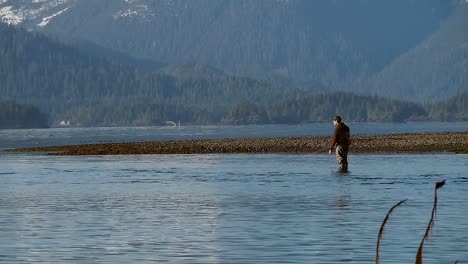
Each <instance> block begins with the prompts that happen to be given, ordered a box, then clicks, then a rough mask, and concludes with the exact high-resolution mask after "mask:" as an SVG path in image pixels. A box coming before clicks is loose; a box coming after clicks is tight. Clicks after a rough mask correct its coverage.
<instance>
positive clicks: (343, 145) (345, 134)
mask: <svg viewBox="0 0 468 264" xmlns="http://www.w3.org/2000/svg"><path fill="white" fill-rule="evenodd" d="M333 125H335V131H334V132H333V138H332V144H331V148H330V150H329V151H328V154H331V153H332V151H333V148H334V147H335V145H336V161H337V162H338V164H339V165H340V168H339V169H338V172H341V173H347V172H348V150H349V144H350V143H351V140H350V135H349V127H348V126H347V125H345V124H344V123H342V122H341V116H335V118H334V119H333Z"/></svg>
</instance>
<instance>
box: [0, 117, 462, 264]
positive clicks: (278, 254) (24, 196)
mask: <svg viewBox="0 0 468 264" xmlns="http://www.w3.org/2000/svg"><path fill="white" fill-rule="evenodd" d="M455 124H456V123H455ZM465 124H466V123H465ZM444 125H445V124H439V125H438V126H435V125H434V127H438V129H440V130H441V131H444V130H449V128H446V127H444ZM354 126H356V125H354ZM382 126H384V127H385V126H389V124H382ZM395 126H396V127H393V128H394V130H398V129H401V127H398V125H395ZM426 127H430V126H426ZM257 128H258V127H257ZM260 128H261V130H263V132H262V131H257V132H256V129H255V127H244V128H233V129H226V131H224V132H223V128H219V127H208V128H202V131H200V129H198V130H197V129H195V128H191V129H192V130H193V131H192V132H191V133H187V135H186V136H184V137H187V138H192V137H193V138H197V137H198V138H200V137H210V134H209V133H207V134H204V133H203V130H204V131H210V130H215V131H217V132H216V133H212V134H211V135H215V136H214V137H224V136H226V137H233V136H235V137H240V136H242V134H235V133H234V134H229V133H233V131H242V130H243V131H251V134H250V135H253V134H262V133H269V134H270V135H279V136H291V134H293V132H292V131H299V132H298V133H303V132H306V133H304V134H307V132H309V134H312V135H313V134H314V133H313V132H310V130H308V131H303V129H302V127H300V126H296V127H294V126H279V127H276V128H277V129H279V130H275V129H273V128H275V127H274V126H270V127H269V128H270V131H268V132H267V131H264V130H265V127H263V126H260ZM296 128H297V129H296ZM163 129H169V128H161V130H163ZM181 129H182V128H181ZM186 129H187V130H188V129H189V128H186ZM236 129H239V130H236ZM281 129H282V130H281ZM327 129H329V128H325V127H324V128H323V131H322V130H320V131H319V132H320V133H323V134H325V132H327V131H326V130H327ZM352 129H353V127H352ZM387 129H390V128H388V127H387ZM77 130H79V131H82V132H79V131H77ZM102 130H104V131H106V133H107V134H108V135H112V136H109V138H106V137H105V134H106V133H104V132H103V133H101V134H99V133H98V134H99V135H98V137H97V138H96V137H94V136H95V135H93V134H92V133H90V131H93V132H94V133H97V132H99V131H102ZM136 130H137V129H124V128H114V129H110V128H109V129H94V130H93V129H76V130H73V129H70V130H69V131H68V132H67V131H66V130H59V129H55V130H54V129H52V130H24V131H23V130H15V131H12V130H9V131H0V133H1V134H2V135H3V137H2V138H1V139H0V140H2V141H1V142H2V143H4V142H7V146H5V145H3V146H2V145H0V148H11V147H16V146H27V145H28V144H31V142H36V143H37V144H39V143H41V144H44V143H46V144H50V145H54V144H61V143H64V142H65V141H66V136H67V135H69V136H70V135H73V136H70V139H69V142H72V141H73V140H77V141H79V140H85V141H87V142H93V141H99V140H100V139H103V140H106V141H107V140H110V141H132V140H131V139H134V138H138V139H141V140H144V139H145V138H144V137H145V136H143V135H146V136H147V137H153V138H154V137H157V136H155V135H150V133H147V132H145V133H140V134H138V133H136V134H135V132H134V131H136ZM141 130H151V131H152V132H155V131H159V130H157V129H156V128H141ZM228 130H229V131H228ZM354 130H358V128H357V127H354ZM384 130H385V129H384V128H382V127H379V126H378V125H375V127H374V131H377V133H378V132H379V131H384ZM70 131H71V132H70ZM119 131H121V132H119ZM164 131H166V130H164ZM167 131H170V130H167ZM173 131H176V130H173ZM177 131H178V132H173V133H172V135H173V137H175V138H178V137H181V136H180V134H179V135H177V133H182V130H177ZM455 131H466V127H463V126H460V127H458V130H457V129H455ZM44 132H50V133H52V134H53V133H56V134H55V136H52V137H41V136H42V135H44ZM285 132H286V133H285ZM403 132H421V131H403ZM422 132H424V131H422ZM21 133H26V134H29V135H30V137H29V138H27V139H25V140H23V139H24V138H23V137H22V136H20V135H21ZM317 133H318V132H317ZM320 133H318V134H320ZM161 134H164V133H161ZM170 134H171V133H170V132H167V133H166V134H164V135H167V137H163V138H162V139H171V137H170V136H169V135H170ZM363 134H372V133H363ZM5 135H7V136H8V139H7V140H6V139H5V137H6V136H5ZM119 135H120V136H119ZM132 135H133V136H134V137H133V138H132ZM250 135H249V136H250ZM100 136H102V138H100ZM335 168H336V162H335V160H334V157H333V156H330V155H327V154H313V155H312V154H310V155H294V154H254V155H252V154H219V155H134V156H94V157H93V156H90V157H87V156H78V157H54V156H45V155H41V154H22V153H20V154H11V153H0V181H1V184H0V262H1V263H39V262H42V263H159V262H165V263H341V262H349V263H373V262H374V257H375V245H376V239H377V234H378V231H379V228H380V225H381V223H382V221H383V219H384V217H385V214H386V213H387V210H388V209H389V208H390V207H391V206H393V205H394V204H395V203H396V202H398V201H400V200H403V199H408V201H407V203H406V205H404V206H402V207H399V208H397V209H396V210H395V211H394V213H393V215H392V217H391V218H390V221H389V222H388V224H387V226H386V229H385V233H384V237H383V240H382V244H381V263H414V258H415V256H416V252H417V248H418V246H419V243H420V240H421V238H422V236H423V234H424V231H425V228H426V226H427V223H428V221H429V218H430V214H431V210H432V204H433V198H434V184H435V182H437V181H440V180H442V179H446V180H447V184H446V186H444V187H443V188H442V189H440V190H439V192H438V199H439V200H438V205H439V206H438V211H437V219H436V223H435V226H434V230H433V233H432V236H431V237H430V239H429V240H428V241H427V242H426V246H425V248H424V263H454V262H455V261H456V260H459V261H460V262H459V263H467V262H468V247H467V245H468V221H467V216H468V199H467V197H468V196H467V193H468V173H467V172H468V155H454V154H394V155H382V154H381V155H363V154H359V155H358V154H353V153H351V155H350V170H351V173H350V174H348V175H338V174H335V173H334V172H333V171H334V169H335Z"/></svg>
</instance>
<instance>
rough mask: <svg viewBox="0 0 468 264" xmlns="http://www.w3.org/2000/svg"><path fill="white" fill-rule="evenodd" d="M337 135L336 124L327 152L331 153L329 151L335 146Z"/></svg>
mask: <svg viewBox="0 0 468 264" xmlns="http://www.w3.org/2000/svg"><path fill="white" fill-rule="evenodd" d="M337 136H338V126H336V127H335V130H334V131H333V137H332V143H331V147H330V150H329V151H328V153H329V154H331V152H332V151H333V148H334V147H335V144H336V137H337Z"/></svg>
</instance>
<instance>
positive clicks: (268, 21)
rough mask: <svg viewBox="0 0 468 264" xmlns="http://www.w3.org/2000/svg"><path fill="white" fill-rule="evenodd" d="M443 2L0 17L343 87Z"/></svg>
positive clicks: (445, 10) (38, 7) (318, 2)
mask: <svg viewBox="0 0 468 264" xmlns="http://www.w3.org/2000/svg"><path fill="white" fill-rule="evenodd" d="M451 11H452V1H449V0H411V1H408V0H395V1H388V0H353V1H347V0H314V1H311V0H196V1H191V0H159V1H152V0H99V1H96V0H41V1H26V0H2V1H1V2H0V17H1V19H2V20H3V21H7V22H10V23H13V24H17V25H20V26H23V27H26V28H28V29H32V30H39V31H44V32H46V33H48V34H53V35H56V36H60V37H61V38H64V39H72V40H80V41H82V40H85V41H89V42H94V43H96V44H98V45H100V46H103V47H107V48H112V49H113V50H116V51H120V52H124V53H128V54H131V55H132V56H135V57H139V58H144V59H149V60H156V61H162V62H166V63H168V64H187V63H192V64H203V65H213V66H214V67H216V68H219V69H221V70H223V71H225V72H227V73H231V74H235V75H244V76H250V77H253V78H255V79H259V78H261V79H267V80H271V81H275V82H280V81H281V82H282V83H288V84H291V83H295V84H297V83H300V84H305V85H306V86H309V87H315V88H321V89H323V90H327V91H330V90H348V91H352V90H355V89H357V88H359V87H361V84H363V83H365V81H367V80H368V78H369V77H370V76H372V75H373V74H374V73H377V72H380V71H381V70H382V69H383V68H384V67H385V66H386V65H387V64H388V63H389V62H391V61H393V60H394V59H395V58H397V57H398V56H399V55H400V54H402V53H403V52H405V51H407V50H409V49H410V48H413V47H414V46H415V45H417V44H418V43H420V42H421V41H422V40H424V39H426V38H428V37H429V36H430V35H431V34H432V32H433V31H434V30H435V29H436V28H437V26H438V25H439V23H440V22H441V21H443V20H445V19H446V17H447V16H449V15H450V13H451Z"/></svg>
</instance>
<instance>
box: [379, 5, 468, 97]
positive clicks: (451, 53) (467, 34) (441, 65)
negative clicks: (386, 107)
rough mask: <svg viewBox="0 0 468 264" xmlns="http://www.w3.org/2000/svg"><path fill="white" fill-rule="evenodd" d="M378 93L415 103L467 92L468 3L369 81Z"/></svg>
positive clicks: (459, 6)
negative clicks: (429, 35)
mask: <svg viewBox="0 0 468 264" xmlns="http://www.w3.org/2000/svg"><path fill="white" fill-rule="evenodd" d="M371 83H372V91H374V92H375V93H377V94H380V95H384V96H388V97H393V98H402V97H406V98H407V99H408V100H418V101H435V100H441V99H445V98H448V97H451V96H454V95H457V94H460V93H462V92H463V91H468V2H466V1H460V3H459V4H458V5H457V10H456V12H455V14H454V15H453V16H451V17H450V18H449V19H448V20H447V21H446V22H444V23H443V24H442V25H441V27H440V29H439V30H438V31H437V32H435V33H434V34H433V35H432V36H431V37H430V38H428V39H427V40H426V41H424V42H422V43H421V44H419V45H418V46H417V47H415V48H414V49H412V50H410V51H409V52H407V53H405V54H403V55H402V56H400V57H399V58H398V59H396V60H395V61H394V62H393V63H391V64H390V65H389V66H387V67H386V68H385V69H384V70H383V71H382V72H380V73H379V74H378V75H377V76H376V77H375V78H374V79H373V81H372V82H371Z"/></svg>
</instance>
